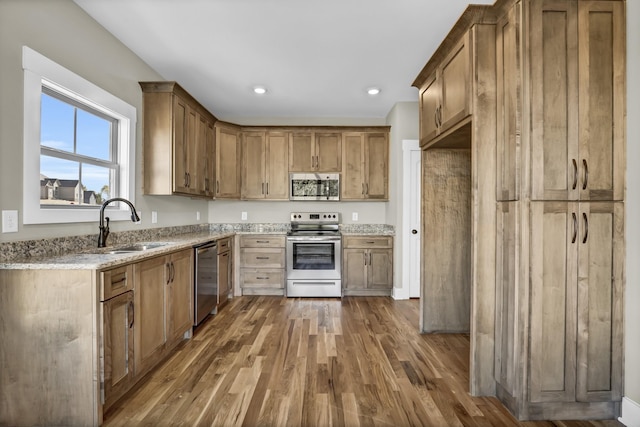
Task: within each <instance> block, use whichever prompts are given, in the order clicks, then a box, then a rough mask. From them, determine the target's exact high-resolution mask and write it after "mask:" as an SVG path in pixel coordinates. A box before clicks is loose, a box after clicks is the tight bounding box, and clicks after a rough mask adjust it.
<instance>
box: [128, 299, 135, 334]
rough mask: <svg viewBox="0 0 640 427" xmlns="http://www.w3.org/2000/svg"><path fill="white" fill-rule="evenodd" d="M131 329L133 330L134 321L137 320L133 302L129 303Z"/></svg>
mask: <svg viewBox="0 0 640 427" xmlns="http://www.w3.org/2000/svg"><path fill="white" fill-rule="evenodd" d="M129 319H130V320H129V329H131V328H133V321H134V319H135V311H134V308H133V301H129Z"/></svg>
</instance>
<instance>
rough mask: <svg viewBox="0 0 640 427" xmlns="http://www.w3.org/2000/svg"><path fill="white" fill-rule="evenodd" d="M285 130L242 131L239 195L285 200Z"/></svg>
mask: <svg viewBox="0 0 640 427" xmlns="http://www.w3.org/2000/svg"><path fill="white" fill-rule="evenodd" d="M288 150H289V138H288V133H287V132H274V131H267V132H265V131H254V132H243V135H242V153H243V156H242V198H243V199H247V200H248V199H269V200H289V191H288V189H289V185H288V183H289V174H288V172H287V166H288V161H287V157H288Z"/></svg>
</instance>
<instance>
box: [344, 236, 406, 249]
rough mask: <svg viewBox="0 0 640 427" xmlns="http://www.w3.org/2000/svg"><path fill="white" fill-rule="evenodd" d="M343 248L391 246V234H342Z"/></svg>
mask: <svg viewBox="0 0 640 427" xmlns="http://www.w3.org/2000/svg"><path fill="white" fill-rule="evenodd" d="M342 242H343V247H345V248H391V247H393V237H392V236H344V237H343V238H342Z"/></svg>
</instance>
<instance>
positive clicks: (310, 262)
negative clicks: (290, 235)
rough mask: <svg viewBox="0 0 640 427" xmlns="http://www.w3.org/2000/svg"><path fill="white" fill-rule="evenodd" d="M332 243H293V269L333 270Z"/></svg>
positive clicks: (333, 245) (334, 266)
mask: <svg viewBox="0 0 640 427" xmlns="http://www.w3.org/2000/svg"><path fill="white" fill-rule="evenodd" d="M335 268H336V257H335V244H334V243H296V242H294V243H293V269H294V270H334V269H335Z"/></svg>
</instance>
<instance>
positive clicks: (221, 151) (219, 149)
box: [215, 122, 241, 199]
mask: <svg viewBox="0 0 640 427" xmlns="http://www.w3.org/2000/svg"><path fill="white" fill-rule="evenodd" d="M215 130H216V166H215V170H216V182H215V198H216V199H239V198H240V182H241V181H240V162H241V157H240V155H241V138H240V134H241V130H240V128H239V127H238V126H236V125H232V124H230V123H222V122H216V124H215Z"/></svg>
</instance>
